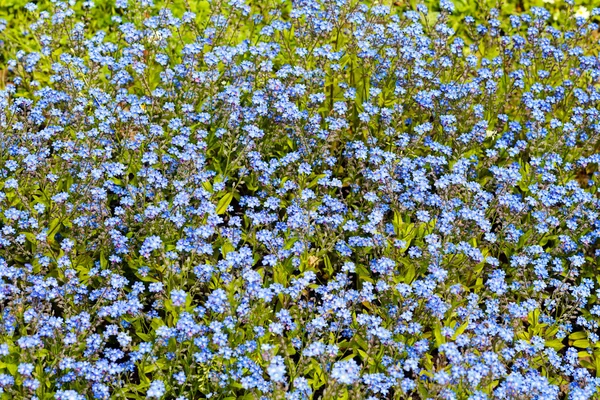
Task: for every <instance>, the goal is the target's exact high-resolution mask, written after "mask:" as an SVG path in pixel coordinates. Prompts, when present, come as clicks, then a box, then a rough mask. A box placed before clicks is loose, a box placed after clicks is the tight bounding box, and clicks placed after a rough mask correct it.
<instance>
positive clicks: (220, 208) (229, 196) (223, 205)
mask: <svg viewBox="0 0 600 400" xmlns="http://www.w3.org/2000/svg"><path fill="white" fill-rule="evenodd" d="M231 200H233V192H227V193H225V196H223V197H221V200H219V203H218V204H217V214H224V213H225V211H227V207H229V204H231Z"/></svg>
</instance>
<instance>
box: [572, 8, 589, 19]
mask: <svg viewBox="0 0 600 400" xmlns="http://www.w3.org/2000/svg"><path fill="white" fill-rule="evenodd" d="M575 17H578V18H583V19H588V18H589V17H590V12H589V10H588V9H587V8H585V7H584V6H581V7H579V8H578V9H577V12H576V13H575Z"/></svg>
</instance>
